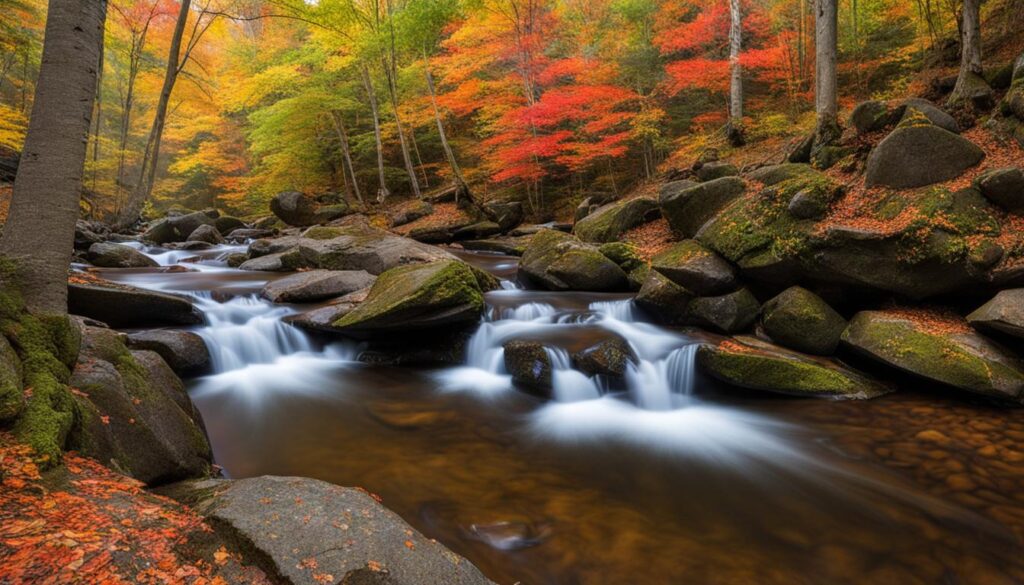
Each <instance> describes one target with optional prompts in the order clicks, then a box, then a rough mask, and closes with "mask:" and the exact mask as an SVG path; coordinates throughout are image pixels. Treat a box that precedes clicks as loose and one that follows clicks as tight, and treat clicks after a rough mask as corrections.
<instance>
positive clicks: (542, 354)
mask: <svg viewBox="0 0 1024 585" xmlns="http://www.w3.org/2000/svg"><path fill="white" fill-rule="evenodd" d="M502 348H503V349H504V356H505V371H507V372H508V373H509V374H511V375H512V382H514V383H515V384H516V386H517V387H520V388H522V389H524V390H527V391H528V392H530V393H531V394H536V395H539V396H541V397H542V398H550V397H551V383H552V373H553V368H552V364H551V355H550V354H549V353H548V348H547V347H545V346H544V344H542V343H540V342H537V341H520V340H513V341H506V342H505V344H504V345H503V346H502Z"/></svg>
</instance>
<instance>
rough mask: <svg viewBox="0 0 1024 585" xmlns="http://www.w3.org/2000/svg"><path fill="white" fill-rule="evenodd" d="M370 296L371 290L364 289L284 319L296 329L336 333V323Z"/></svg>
mask: <svg viewBox="0 0 1024 585" xmlns="http://www.w3.org/2000/svg"><path fill="white" fill-rule="evenodd" d="M369 294H370V288H369V287H367V288H364V289H362V290H357V291H355V292H352V293H349V294H347V295H344V296H342V297H338V298H337V299H334V300H333V301H331V302H330V303H329V304H327V305H325V306H323V307H318V308H316V309H313V310H310V311H306V312H304V313H299V314H297V315H289V316H288V317H285V318H284V321H285V322H286V323H291V324H292V325H295V326H296V327H302V328H303V329H306V330H309V331H323V332H328V333H334V332H335V329H334V323H335V322H336V321H337V320H338V319H341V318H342V317H344V316H345V315H347V314H349V313H351V312H352V310H353V309H355V308H356V307H358V306H359V304H360V303H362V302H363V301H365V300H366V297H367V296H368V295H369Z"/></svg>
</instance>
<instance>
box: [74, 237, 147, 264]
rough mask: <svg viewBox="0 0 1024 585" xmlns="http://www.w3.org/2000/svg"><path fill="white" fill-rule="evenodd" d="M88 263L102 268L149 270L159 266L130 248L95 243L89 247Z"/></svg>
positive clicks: (108, 243) (107, 243)
mask: <svg viewBox="0 0 1024 585" xmlns="http://www.w3.org/2000/svg"><path fill="white" fill-rule="evenodd" d="M89 262H92V263H93V265H95V266H102V267H104V268H151V267H154V266H159V264H158V263H157V262H156V260H153V259H152V258H150V257H149V256H146V255H145V254H143V253H142V252H139V251H138V250H136V249H135V248H132V247H131V246H125V245H123V244H113V243H110V242H97V243H95V244H93V245H91V246H89Z"/></svg>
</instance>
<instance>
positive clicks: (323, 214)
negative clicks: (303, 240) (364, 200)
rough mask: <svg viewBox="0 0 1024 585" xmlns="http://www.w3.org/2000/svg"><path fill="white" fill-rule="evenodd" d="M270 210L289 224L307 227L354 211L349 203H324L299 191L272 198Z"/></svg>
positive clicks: (279, 194) (283, 193)
mask: <svg viewBox="0 0 1024 585" xmlns="http://www.w3.org/2000/svg"><path fill="white" fill-rule="evenodd" d="M270 211H272V212H273V213H274V215H276V216H277V217H278V218H280V219H281V221H283V222H285V223H286V224H288V225H292V226H297V227H305V226H309V225H316V224H320V223H327V222H329V221H332V220H335V219H338V218H341V217H344V216H346V215H349V214H350V213H354V212H355V210H354V209H352V207H351V206H350V205H348V204H347V203H334V204H328V205H323V204H321V203H320V202H319V201H317V200H316V198H315V197H313V196H312V195H307V194H305V193H300V192H298V191H284V192H282V193H278V194H277V195H275V196H274V197H273V199H271V200H270Z"/></svg>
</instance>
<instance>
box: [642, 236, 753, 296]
mask: <svg viewBox="0 0 1024 585" xmlns="http://www.w3.org/2000/svg"><path fill="white" fill-rule="evenodd" d="M651 268H652V269H653V270H656V271H658V272H660V273H661V274H664V275H665V276H667V277H668V278H669V280H671V281H672V282H674V283H676V284H678V285H679V286H681V287H683V288H685V289H687V290H689V291H692V292H693V293H695V294H698V295H705V296H710V295H719V294H725V293H727V292H729V291H732V290H735V289H736V287H737V286H738V285H739V282H738V280H737V278H736V269H735V268H733V267H732V265H731V264H729V263H728V262H727V261H726V260H725V259H723V258H722V257H721V256H719V255H718V254H716V253H714V252H712V251H711V250H708V249H707V248H705V247H704V246H702V245H701V244H700V242H697V241H696V240H684V241H682V242H679V243H678V244H674V245H673V246H672V247H670V248H668V249H667V250H665V251H664V252H661V253H660V254H658V255H656V256H654V258H652V259H651Z"/></svg>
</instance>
